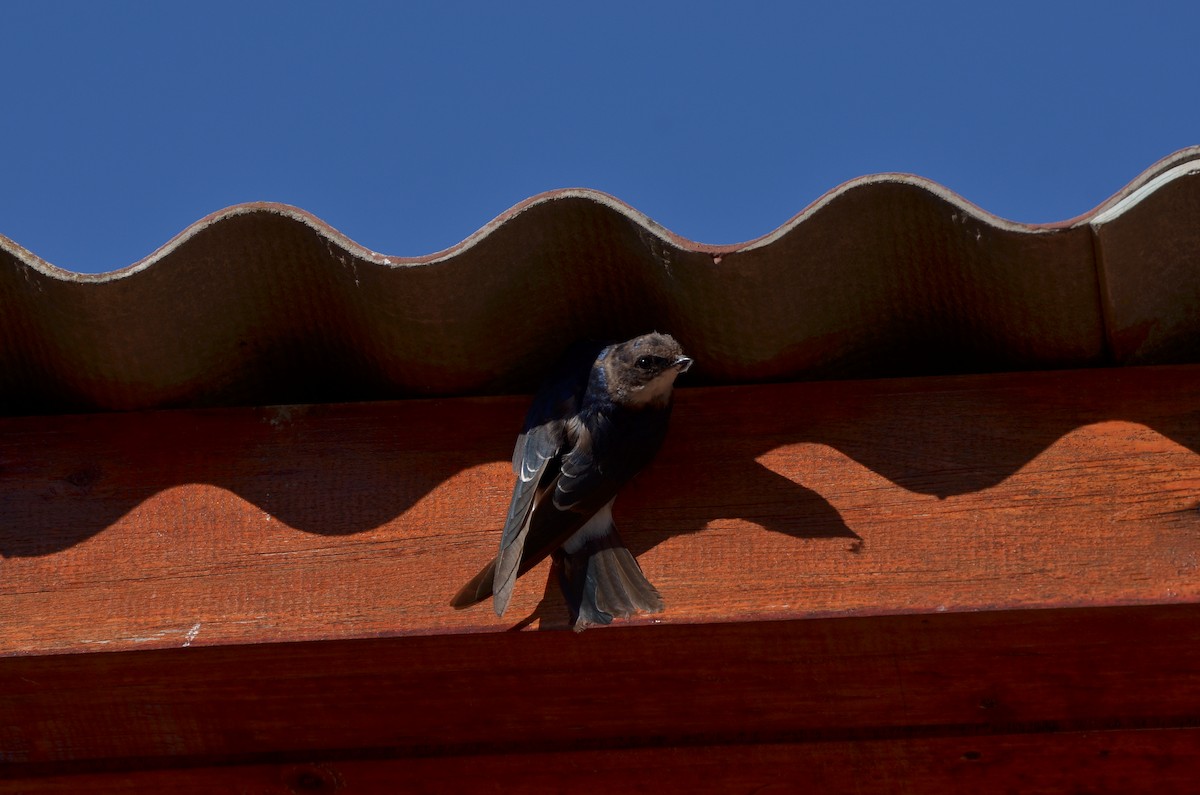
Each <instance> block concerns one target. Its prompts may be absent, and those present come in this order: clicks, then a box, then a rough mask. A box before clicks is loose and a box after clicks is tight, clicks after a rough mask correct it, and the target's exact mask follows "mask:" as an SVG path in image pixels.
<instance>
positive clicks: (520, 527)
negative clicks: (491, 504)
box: [492, 419, 565, 615]
mask: <svg viewBox="0 0 1200 795" xmlns="http://www.w3.org/2000/svg"><path fill="white" fill-rule="evenodd" d="M563 425H564V423H563V421H562V420H561V419H549V420H547V421H545V422H543V423H541V424H540V425H537V426H535V427H532V428H527V429H526V430H525V432H523V433H522V434H521V435H520V436H519V437H518V438H517V446H516V450H515V451H514V452H513V471H514V472H515V473H516V476H517V477H516V482H515V483H514V484H513V493H512V500H511V501H510V502H509V504H508V515H507V516H506V517H505V519H504V530H503V532H502V533H501V534H500V552H499V553H498V554H497V555H496V570H495V574H494V576H493V581H492V593H493V595H494V597H495V602H494V605H495V609H496V614H497V615H499V614H501V613H503V612H504V608H506V607H507V606H508V600H509V599H510V598H511V597H512V591H513V586H514V584H515V583H516V581H517V576H518V575H519V574H520V566H521V561H522V558H523V557H524V554H523V553H524V550H525V539H526V536H528V534H529V526H530V519H531V518H532V516H533V513H534V510H535V507H536V505H537V503H538V502H540V497H541V496H542V495H544V494H545V492H546V490H547V485H548V484H552V483H553V482H554V480H555V478H556V477H557V476H558V469H559V456H560V455H561V453H562V448H563V446H564V442H565V434H564V429H563Z"/></svg>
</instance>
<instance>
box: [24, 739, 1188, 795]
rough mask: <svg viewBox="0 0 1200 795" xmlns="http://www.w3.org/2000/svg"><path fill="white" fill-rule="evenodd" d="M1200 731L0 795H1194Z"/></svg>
mask: <svg viewBox="0 0 1200 795" xmlns="http://www.w3.org/2000/svg"><path fill="white" fill-rule="evenodd" d="M1198 732H1200V730H1196V729H1158V730H1141V731H1128V732H1113V731H1092V732H1066V733H1057V734H1018V735H978V736H974V737H931V738H918V739H905V740H867V741H861V742H825V743H808V744H804V743H792V744H781V743H773V744H761V745H725V746H698V747H688V746H684V747H673V748H638V749H622V750H602V751H572V752H565V753H557V754H536V753H517V754H504V755H480V756H469V757H454V758H442V757H436V758H412V759H368V760H357V759H356V760H345V759H332V760H330V759H321V760H315V761H310V762H292V763H277V764H260V765H231V766H225V767H209V768H186V769H171V770H150V771H134V772H123V773H92V774H78V775H66V776H47V777H44V778H37V779H26V780H24V781H21V782H19V784H18V783H12V782H10V786H8V787H6V786H5V782H4V781H2V780H0V792H22V793H28V795H43V794H47V793H77V792H112V793H125V794H127V795H136V794H137V793H155V794H157V793H162V792H172V793H180V794H181V795H186V794H187V793H203V794H204V795H208V793H248V792H252V793H256V795H305V793H308V794H310V795H320V794H321V793H332V792H341V793H345V794H346V795H358V794H360V793H390V792H397V791H403V792H407V793H414V794H415V795H422V794H423V793H430V795H442V793H447V792H492V791H519V792H525V793H531V795H533V794H536V793H547V794H549V793H562V792H572V793H612V792H621V793H630V795H639V794H642V793H644V794H645V795H657V794H658V793H663V792H688V793H703V792H712V793H734V794H736V793H745V794H746V795H751V794H752V793H762V794H763V795H789V794H790V793H806V792H888V793H896V794H897V795H904V794H905V793H912V795H938V793H947V795H960V794H961V793H964V792H973V793H1014V792H1020V793H1023V795H1038V794H1039V793H1047V794H1048V793H1061V792H1091V793H1101V792H1111V793H1121V795H1136V793H1161V792H1187V791H1190V790H1191V789H1192V787H1193V786H1194V785H1195V780H1196V774H1197V772H1198V771H1200V759H1197V749H1198V748H1200V736H1198Z"/></svg>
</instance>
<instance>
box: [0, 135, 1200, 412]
mask: <svg viewBox="0 0 1200 795" xmlns="http://www.w3.org/2000/svg"><path fill="white" fill-rule="evenodd" d="M1198 220H1200V147H1195V148H1191V149H1186V150H1182V151H1180V152H1177V153H1176V154H1174V155H1172V156H1171V157H1168V158H1166V159H1164V160H1163V161H1160V162H1159V163H1158V164H1156V165H1155V166H1154V167H1152V168H1150V169H1149V170H1147V171H1146V172H1145V173H1144V174H1142V175H1141V176H1140V177H1139V178H1138V179H1137V180H1135V181H1134V182H1133V183H1131V184H1130V185H1129V186H1128V187H1127V188H1125V189H1124V190H1123V191H1121V192H1120V193H1118V194H1117V195H1116V196H1114V197H1113V198H1112V199H1110V200H1109V201H1108V202H1106V203H1105V204H1103V205H1101V206H1100V207H1099V208H1097V209H1096V210H1094V211H1093V212H1091V213H1088V214H1086V215H1084V216H1080V217H1079V218H1076V219H1073V220H1071V221H1066V222H1062V223H1058V224H1051V225H1041V226H1034V225H1025V224H1017V223H1013V222H1009V221H1005V220H1003V219H1000V218H997V217H995V216H992V215H989V214H988V213H986V212H984V211H982V210H980V209H978V208H976V207H974V206H973V205H971V204H969V203H967V202H966V201H964V200H963V199H961V198H960V197H958V196H956V195H954V194H953V193H951V192H950V191H948V190H946V189H945V188H943V187H941V186H939V185H937V184H935V183H932V182H929V181H927V180H924V179H921V178H919V177H912V176H906V175H877V176H873V177H865V178H862V179H859V180H855V181H852V182H849V183H847V184H845V185H843V186H841V187H839V188H837V189H835V190H833V191H830V192H829V193H828V194H826V195H825V196H823V197H821V199H819V200H818V201H817V202H815V203H814V204H813V205H811V206H810V207H808V208H807V209H805V210H804V211H803V212H801V213H800V214H798V215H797V216H796V217H795V218H793V219H792V220H791V221H789V222H788V223H786V224H784V225H783V226H782V227H780V228H779V229H777V230H775V231H774V232H772V233H771V234H769V235H766V236H764V237H762V238H759V239H757V240H754V241H751V242H748V243H744V244H740V245H735V246H706V245H703V244H699V243H695V242H692V241H689V240H685V239H683V238H680V237H678V236H676V235H673V234H671V233H670V232H668V231H666V230H664V229H663V228H662V227H660V226H658V225H657V224H655V223H654V222H653V221H651V220H650V219H648V218H647V217H646V216H644V215H642V214H641V213H639V212H637V211H636V210H634V209H632V208H630V207H628V206H627V205H624V204H622V203H621V202H619V201H617V200H616V199H613V198H611V197H609V196H606V195H604V194H601V193H597V192H594V191H588V190H564V191H556V192H552V193H546V194H543V195H541V196H537V197H534V198H532V199H529V200H528V201H526V202H523V203H522V204H520V205H518V206H516V207H514V208H512V209H511V210H509V211H508V212H506V213H504V214H503V215H501V216H500V217H498V218H497V219H495V220H494V221H492V222H491V223H489V224H488V225H486V226H485V227H484V228H482V229H480V230H479V231H478V232H476V233H475V234H474V235H472V236H471V237H469V238H468V239H467V240H465V241H463V242H462V243H460V244H458V245H457V246H454V247H452V248H450V249H447V250H446V251H443V252H439V253H436V254H431V255H428V256H424V257H395V256H385V255H381V254H377V253H375V252H372V251H369V250H367V249H365V248H363V247H362V246H359V245H358V244H356V243H355V242H354V241H352V240H350V239H349V238H346V237H345V236H343V235H341V234H340V233H338V232H337V231H336V230H334V229H332V228H331V227H329V226H328V225H326V224H325V223H323V222H322V221H320V220H319V219H317V218H314V217H313V216H311V215H309V214H307V213H305V212H303V211H301V210H298V209H296V208H293V207H288V206H285V205H279V204H247V205H240V206H237V207H232V208H229V209H226V210H222V211H221V212H218V213H215V214H213V215H211V216H209V217H208V218H205V219H203V220H201V221H199V222H197V223H196V224H193V225H192V226H190V227H189V228H188V229H186V230H184V231H183V232H182V233H180V234H179V235H178V236H176V237H175V238H174V239H173V240H171V241H170V242H169V243H167V244H166V245H165V246H163V247H162V248H160V249H159V250H158V251H156V252H155V253H154V254H152V255H151V256H149V257H147V258H146V259H144V260H142V261H141V262H139V263H137V264H135V265H133V266H130V267H128V268H125V269H123V270H118V271H114V272H111V273H107V274H101V275H98V276H92V275H80V274H74V273H70V272H67V271H63V270H59V269H57V268H55V267H53V266H52V265H49V264H48V263H45V262H43V261H41V260H39V259H38V258H37V257H36V256H34V255H33V254H31V253H30V252H28V251H26V250H25V249H23V248H22V247H20V246H19V245H17V244H16V243H14V242H12V241H9V240H8V239H6V238H0V304H2V305H3V307H4V311H3V312H2V313H0V412H2V413H8V414H16V413H48V412H68V411H93V410H123V409H141V408H153V407H169V406H198V405H230V404H270V403H296V402H316V401H329V400H358V399H388V398H398V397H408V396H424V395H459V394H477V393H488V392H492V393H494V392H506V391H515V390H526V389H529V388H531V387H532V385H533V384H534V382H535V381H536V379H537V377H538V375H539V373H540V372H541V371H542V369H543V368H544V367H545V365H546V362H547V361H549V360H551V359H553V358H554V357H555V356H556V355H557V354H558V353H559V352H560V351H561V350H562V349H563V348H564V347H565V346H566V345H567V344H568V343H569V342H570V341H572V340H573V339H575V338H579V337H598V338H603V337H613V338H615V337H623V336H630V335H633V334H635V333H638V332H641V331H644V330H647V329H652V328H653V329H659V330H663V331H669V332H671V333H672V334H674V335H676V336H677V337H678V338H679V339H680V340H681V341H682V343H683V344H684V346H685V348H686V349H687V350H688V351H689V353H691V354H693V355H694V356H695V357H696V359H697V367H696V368H695V373H696V376H697V379H696V380H694V381H693V382H694V383H695V382H707V383H738V382H748V381H762V380H779V379H811V378H828V377H875V376H890V375H920V374H935V373H954V372H981V371H993V370H1018V369H1043V368H1069V367H1087V366H1096V365H1104V364H1128V363H1137V364H1153V363H1159V362H1181V361H1200V333H1198V332H1200V267H1197V260H1198V259H1200V224H1198V223H1197V221H1198ZM584 295H586V296H588V299H587V300H580V296H584Z"/></svg>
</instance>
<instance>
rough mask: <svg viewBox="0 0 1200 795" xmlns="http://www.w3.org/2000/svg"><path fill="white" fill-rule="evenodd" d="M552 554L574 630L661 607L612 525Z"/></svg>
mask: <svg viewBox="0 0 1200 795" xmlns="http://www.w3.org/2000/svg"><path fill="white" fill-rule="evenodd" d="M555 557H556V559H557V560H558V563H559V577H560V578H561V580H562V589H563V593H564V594H565V595H566V598H567V605H568V607H570V609H571V616H572V618H573V619H574V626H575V630H576V631H577V632H579V631H582V630H584V629H587V628H588V627H589V626H593V625H598V624H609V623H612V620H613V619H614V618H628V617H629V616H632V615H634V614H635V613H661V612H662V611H663V607H664V605H663V600H662V596H660V595H659V593H658V590H657V589H655V587H654V586H653V585H651V584H650V581H649V580H647V579H646V575H645V574H643V573H642V567H641V566H639V565H638V562H637V558H635V557H634V556H633V553H631V552H630V551H629V550H628V549H626V548H625V545H624V544H622V543H621V539H620V537H619V536H618V535H617V531H616V528H615V527H613V528H611V530H610V532H608V533H607V534H605V535H603V536H601V537H600V538H595V539H592V540H589V541H588V542H587V543H586V544H584V545H583V546H582V547H581V548H580V549H579V550H577V551H575V552H565V551H562V550H560V551H559V552H557V553H556V554H555Z"/></svg>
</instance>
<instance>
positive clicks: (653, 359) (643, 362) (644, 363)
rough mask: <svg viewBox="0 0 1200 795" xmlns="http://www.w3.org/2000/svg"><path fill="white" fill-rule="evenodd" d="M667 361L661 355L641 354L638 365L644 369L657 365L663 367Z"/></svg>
mask: <svg viewBox="0 0 1200 795" xmlns="http://www.w3.org/2000/svg"><path fill="white" fill-rule="evenodd" d="M665 361H666V360H665V359H663V357H661V356H639V357H638V360H637V366H638V367H640V368H641V369H643V370H653V369H654V368H656V367H662V366H663V363H664V362H665Z"/></svg>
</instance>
